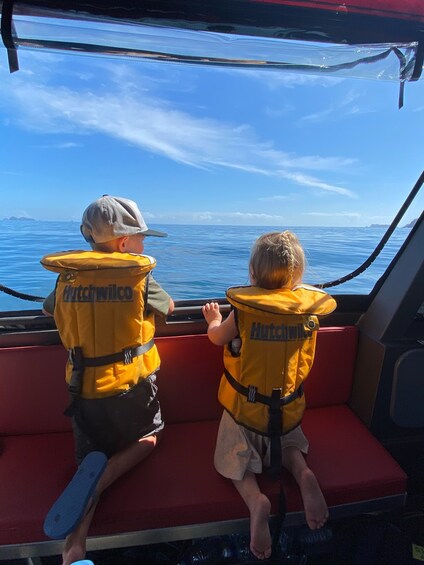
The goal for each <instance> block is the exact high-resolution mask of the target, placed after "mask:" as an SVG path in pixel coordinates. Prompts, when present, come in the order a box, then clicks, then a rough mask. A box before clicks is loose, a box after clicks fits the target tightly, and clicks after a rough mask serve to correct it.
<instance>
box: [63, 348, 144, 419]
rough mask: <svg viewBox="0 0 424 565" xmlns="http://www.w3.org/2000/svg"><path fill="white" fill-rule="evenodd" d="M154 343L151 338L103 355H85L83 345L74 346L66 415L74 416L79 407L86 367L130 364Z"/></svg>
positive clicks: (70, 353) (71, 353) (70, 359)
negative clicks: (134, 345)
mask: <svg viewBox="0 0 424 565" xmlns="http://www.w3.org/2000/svg"><path fill="white" fill-rule="evenodd" d="M153 345H154V340H153V339H151V340H150V341H148V342H147V343H144V344H143V345H138V346H137V347H125V348H124V349H123V350H122V351H119V352H118V353H112V354H111V355H103V356H102V357H84V354H83V351H82V348H81V347H74V348H72V349H70V350H69V353H68V355H69V362H70V364H71V365H72V373H71V380H70V381H69V385H68V386H69V392H70V395H71V402H70V404H69V406H68V407H67V408H66V410H65V412H64V414H65V416H74V415H75V413H76V409H77V399H78V397H79V396H80V395H81V392H82V384H83V376H84V369H85V368H86V367H102V366H103V365H112V364H113V363H119V362H122V363H124V365H130V364H131V363H132V362H133V361H134V359H135V358H136V357H139V356H140V355H143V354H144V353H147V351H149V349H151V348H152V347H153Z"/></svg>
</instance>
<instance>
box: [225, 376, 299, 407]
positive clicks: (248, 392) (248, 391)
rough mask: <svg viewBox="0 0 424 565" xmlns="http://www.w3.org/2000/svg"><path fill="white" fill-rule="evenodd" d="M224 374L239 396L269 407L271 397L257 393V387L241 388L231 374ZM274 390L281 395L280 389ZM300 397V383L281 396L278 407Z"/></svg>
mask: <svg viewBox="0 0 424 565" xmlns="http://www.w3.org/2000/svg"><path fill="white" fill-rule="evenodd" d="M224 374H225V376H226V378H227V380H228V382H229V383H230V385H231V386H232V387H233V388H234V389H236V391H237V392H239V393H240V394H243V395H244V396H245V397H246V398H247V401H248V402H261V403H262V404H266V405H267V406H271V402H272V396H267V395H265V394H262V393H260V392H258V389H257V387H255V386H253V385H249V386H243V385H242V384H241V383H239V382H238V381H237V380H236V379H235V378H234V377H233V376H232V375H231V373H229V372H228V371H227V369H225V370H224ZM274 390H279V391H280V395H281V389H280V388H278V389H274ZM301 396H303V383H301V385H300V386H299V387H298V388H297V389H296V390H295V391H293V392H291V393H290V394H287V395H286V396H283V397H282V398H281V397H279V403H280V406H286V404H290V402H293V400H296V399H297V398H300V397H301Z"/></svg>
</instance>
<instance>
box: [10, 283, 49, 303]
mask: <svg viewBox="0 0 424 565" xmlns="http://www.w3.org/2000/svg"><path fill="white" fill-rule="evenodd" d="M0 291H1V292H4V293H5V294H9V295H10V296H14V297H15V298H21V299H22V300H31V301H32V302H43V301H44V298H41V296H32V295H31V294H25V293H23V292H17V291H16V290H12V289H11V288H8V287H7V286H3V285H2V284H0Z"/></svg>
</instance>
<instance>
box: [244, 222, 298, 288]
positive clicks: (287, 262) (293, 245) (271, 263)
mask: <svg viewBox="0 0 424 565" xmlns="http://www.w3.org/2000/svg"><path fill="white" fill-rule="evenodd" d="M249 269H250V276H251V279H252V282H253V284H255V285H256V286H260V287H262V288H267V289H275V288H292V287H293V286H295V285H296V284H298V283H300V282H301V280H302V276H303V272H304V270H305V254H304V251H303V248H302V246H301V244H300V243H299V240H298V239H297V237H296V236H295V234H294V233H292V232H290V231H283V232H271V233H265V234H264V235H261V236H260V237H259V238H258V239H257V240H256V242H255V244H254V246H253V249H252V253H251V255H250V264H249Z"/></svg>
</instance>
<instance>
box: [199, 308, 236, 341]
mask: <svg viewBox="0 0 424 565" xmlns="http://www.w3.org/2000/svg"><path fill="white" fill-rule="evenodd" d="M202 312H203V315H204V317H205V319H206V321H207V323H208V337H209V339H210V340H211V342H212V343H214V344H215V345H225V344H226V343H228V342H229V341H231V340H232V339H233V338H235V337H236V336H237V334H238V331H237V326H236V322H235V319H234V312H230V313H229V314H228V317H227V318H226V319H225V320H224V321H222V315H221V312H220V311H219V304H218V303H217V302H208V303H207V304H205V305H204V306H203V308H202Z"/></svg>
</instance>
